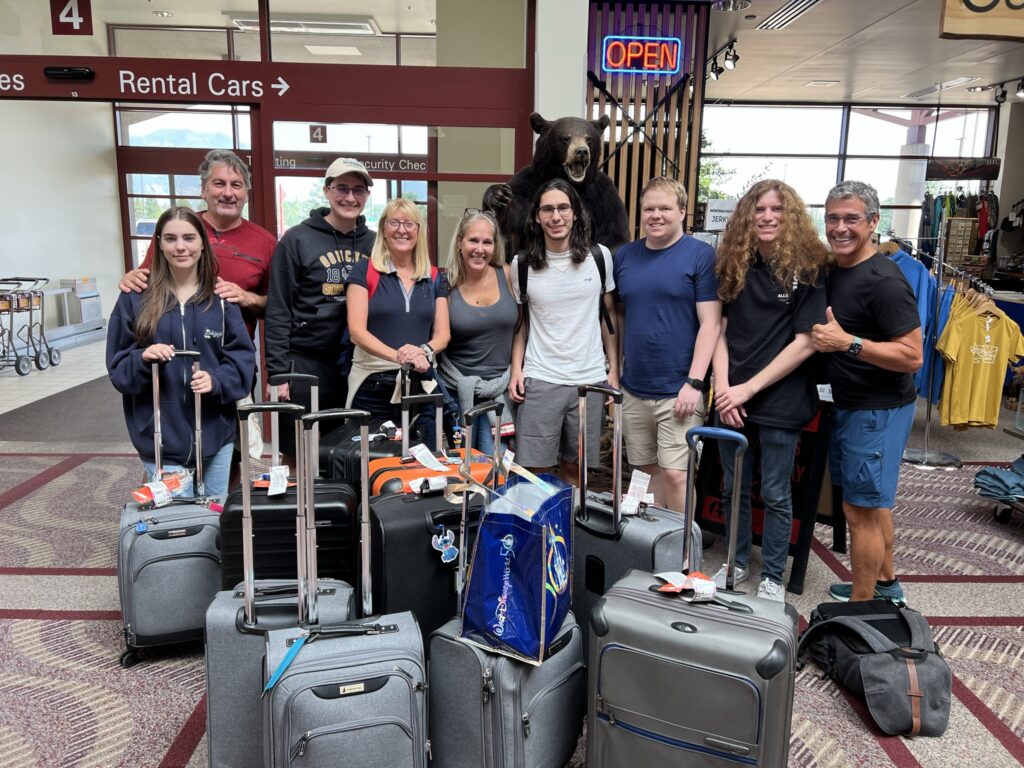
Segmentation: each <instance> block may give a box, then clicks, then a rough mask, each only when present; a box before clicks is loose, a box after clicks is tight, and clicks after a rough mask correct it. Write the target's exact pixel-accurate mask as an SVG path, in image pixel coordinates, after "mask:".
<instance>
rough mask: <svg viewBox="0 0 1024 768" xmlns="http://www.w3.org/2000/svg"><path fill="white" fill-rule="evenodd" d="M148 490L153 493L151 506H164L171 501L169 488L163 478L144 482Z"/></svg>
mask: <svg viewBox="0 0 1024 768" xmlns="http://www.w3.org/2000/svg"><path fill="white" fill-rule="evenodd" d="M146 487H147V488H149V492H150V493H151V494H152V495H153V506H154V507H164V506H166V505H168V504H170V503H171V490H170V489H169V488H168V487H167V483H165V482H164V481H163V480H157V481H155V482H152V483H146Z"/></svg>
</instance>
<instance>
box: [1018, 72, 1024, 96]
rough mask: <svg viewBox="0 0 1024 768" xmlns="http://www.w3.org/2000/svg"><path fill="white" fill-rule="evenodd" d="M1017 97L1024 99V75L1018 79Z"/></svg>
mask: <svg viewBox="0 0 1024 768" xmlns="http://www.w3.org/2000/svg"><path fill="white" fill-rule="evenodd" d="M1017 98H1018V99H1024V77H1022V78H1021V79H1020V80H1018V81H1017Z"/></svg>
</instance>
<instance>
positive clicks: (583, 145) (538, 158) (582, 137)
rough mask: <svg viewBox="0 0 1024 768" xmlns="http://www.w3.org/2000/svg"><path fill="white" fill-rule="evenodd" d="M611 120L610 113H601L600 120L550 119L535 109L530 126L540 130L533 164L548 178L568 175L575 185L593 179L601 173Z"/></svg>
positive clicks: (536, 131)
mask: <svg viewBox="0 0 1024 768" xmlns="http://www.w3.org/2000/svg"><path fill="white" fill-rule="evenodd" d="M609 122H610V118H609V117H608V115H601V117H600V118H599V119H597V120H583V119H581V118H578V117H560V118H558V119H557V120H551V121H549V120H545V119H544V118H543V117H541V115H540V113H538V112H534V113H533V114H532V115H530V126H531V127H532V128H533V132H534V133H536V134H537V146H536V147H535V148H534V151H533V165H534V166H535V167H537V168H539V169H541V170H542V171H543V172H544V176H545V177H546V178H554V177H556V176H563V175H564V178H565V179H566V180H567V181H569V183H571V184H574V185H579V184H582V183H583V182H585V181H588V180H590V179H592V178H593V177H594V175H595V174H596V173H597V158H598V156H599V155H600V150H601V141H602V139H601V135H602V134H603V133H604V129H605V128H607V127H608V123H609ZM559 169H560V170H561V173H559V172H558V171H559Z"/></svg>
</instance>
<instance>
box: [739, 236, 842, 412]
mask: <svg viewBox="0 0 1024 768" xmlns="http://www.w3.org/2000/svg"><path fill="white" fill-rule="evenodd" d="M825 295H826V294H825V275H824V273H822V274H821V275H819V276H818V278H817V279H816V280H815V282H814V284H813V285H803V284H801V283H797V284H796V285H794V284H793V283H790V284H789V285H780V284H779V283H778V282H777V281H776V280H775V277H774V276H773V275H772V271H771V269H770V268H769V266H768V265H767V264H766V263H765V262H764V260H763V259H762V258H761V256H760V255H758V256H757V258H756V260H755V262H754V264H753V265H752V266H751V267H750V269H749V271H748V272H747V281H746V284H745V285H744V287H743V290H742V291H740V293H739V295H737V296H736V298H734V299H733V300H732V301H730V302H728V303H726V305H725V306H724V308H723V312H724V313H725V316H726V317H728V319H729V322H728V324H727V325H726V328H725V340H726V344H727V346H728V348H729V383H730V384H742V383H744V382H746V381H749V380H750V379H751V378H752V377H753V376H754V375H755V374H756V373H757V372H758V371H760V370H761V369H762V368H764V367H765V366H767V365H768V364H769V363H770V362H771V361H772V360H774V359H775V357H776V355H778V354H779V352H781V351H782V350H783V349H785V347H786V345H788V344H789V343H790V342H791V341H792V340H793V338H794V336H795V335H796V334H798V333H810V332H811V327H812V326H813V325H814V324H816V323H823V322H825V305H826V300H825ZM812 360H813V356H812V357H811V358H809V359H808V360H806V361H804V363H803V364H802V365H801V366H800V367H799V368H797V369H796V370H795V371H793V372H792V373H791V374H789V375H788V376H786V377H784V378H782V379H780V380H779V381H777V382H775V383H774V384H772V385H771V386H770V387H766V388H765V389H763V390H761V391H760V392H758V393H757V395H755V396H754V397H752V398H751V399H750V401H749V402H748V403H747V404H746V405H745V406H744V407H745V408H746V411H747V419H748V420H749V421H752V422H754V423H756V424H764V425H766V426H770V427H780V428H782V429H799V428H800V427H803V426H804V425H805V424H806V423H807V422H808V421H810V420H811V419H812V418H813V417H814V413H815V411H816V410H817V408H818V394H817V389H816V388H815V385H814V376H813V367H812Z"/></svg>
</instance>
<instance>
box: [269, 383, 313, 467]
mask: <svg viewBox="0 0 1024 768" xmlns="http://www.w3.org/2000/svg"><path fill="white" fill-rule="evenodd" d="M268 383H269V384H270V402H272V403H276V402H278V400H277V388H278V387H279V386H281V385H282V384H298V383H306V384H309V410H310V411H319V410H320V379H318V378H317V377H316V376H314V375H313V374H312V373H292V372H289V373H275V374H274V375H273V376H271V377H270V378H269V379H268ZM302 410H303V412H305V410H306V409H305V408H303V409H302ZM281 413H284V411H281ZM279 421H280V419H278V416H277V413H275V412H273V411H271V413H270V463H271V465H272V466H276V465H278V464H280V463H281V437H280V434H281V433H280V428H281V426H280V423H279ZM313 442H314V445H313V447H314V448H315V449H316V451H317V455H318V456H319V454H320V428H319V427H317V428H316V439H315V440H314V441H313ZM298 450H299V447H298V446H295V451H296V453H297V452H298ZM319 470H320V466H319V464H318V465H317V477H319V476H320V475H319Z"/></svg>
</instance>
